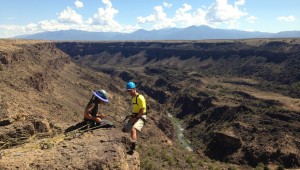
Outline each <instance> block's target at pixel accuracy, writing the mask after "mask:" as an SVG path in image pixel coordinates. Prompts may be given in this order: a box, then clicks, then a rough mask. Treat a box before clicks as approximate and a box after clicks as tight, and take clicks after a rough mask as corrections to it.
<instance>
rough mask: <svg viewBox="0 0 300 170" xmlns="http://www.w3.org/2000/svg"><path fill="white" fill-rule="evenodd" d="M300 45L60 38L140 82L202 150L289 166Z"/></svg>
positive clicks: (297, 111)
mask: <svg viewBox="0 0 300 170" xmlns="http://www.w3.org/2000/svg"><path fill="white" fill-rule="evenodd" d="M299 45H300V40H299V39H249V40H213V41H160V42H155V41H147V42H101V43H97V42H94V43H93V42H64V43H57V47H58V48H60V49H61V50H62V51H64V52H66V53H67V54H69V55H70V56H72V58H73V59H74V60H75V61H76V62H77V63H80V64H83V65H86V66H88V67H91V68H93V69H95V70H97V71H100V72H103V73H106V74H107V75H111V76H114V77H115V76H116V77H120V78H122V79H123V80H126V81H128V80H133V81H136V82H138V83H140V87H139V89H141V90H142V91H144V92H145V93H146V94H147V95H148V96H149V97H151V98H153V99H154V100H156V101H157V103H159V104H161V105H162V107H163V108H164V109H165V111H164V112H165V114H166V113H168V112H169V113H171V114H172V115H173V116H175V117H177V118H178V119H179V120H180V121H181V122H182V123H183V126H184V129H186V130H185V135H186V136H187V137H188V139H189V140H190V141H191V145H192V146H193V147H194V150H195V151H196V152H198V153H202V154H204V155H205V156H208V157H209V158H211V159H214V160H219V161H222V162H230V163H235V164H240V165H251V166H253V167H256V166H258V165H260V164H261V163H263V164H271V165H272V164H275V165H280V166H284V167H288V168H291V167H299V139H300V138H299V137H300V136H299V135H300V133H299V120H300V117H299V116H300V101H299V90H300V88H299V80H300V78H299V73H300V68H299V59H300V58H299V52H300V50H299V49H300V48H299ZM162 129H163V128H162ZM167 132H168V131H167ZM274 132H276V133H274Z"/></svg>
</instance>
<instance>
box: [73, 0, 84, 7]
mask: <svg viewBox="0 0 300 170" xmlns="http://www.w3.org/2000/svg"><path fill="white" fill-rule="evenodd" d="M75 6H76V8H82V7H83V3H82V2H81V1H79V0H76V1H75Z"/></svg>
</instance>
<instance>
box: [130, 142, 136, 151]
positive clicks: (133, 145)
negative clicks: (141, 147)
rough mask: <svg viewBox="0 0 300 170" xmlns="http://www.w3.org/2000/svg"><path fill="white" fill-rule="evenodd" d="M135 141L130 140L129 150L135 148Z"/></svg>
mask: <svg viewBox="0 0 300 170" xmlns="http://www.w3.org/2000/svg"><path fill="white" fill-rule="evenodd" d="M135 147H136V142H131V146H130V150H135Z"/></svg>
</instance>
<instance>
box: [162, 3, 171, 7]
mask: <svg viewBox="0 0 300 170" xmlns="http://www.w3.org/2000/svg"><path fill="white" fill-rule="evenodd" d="M163 5H164V7H166V8H171V7H172V4H171V3H167V2H164V3H163Z"/></svg>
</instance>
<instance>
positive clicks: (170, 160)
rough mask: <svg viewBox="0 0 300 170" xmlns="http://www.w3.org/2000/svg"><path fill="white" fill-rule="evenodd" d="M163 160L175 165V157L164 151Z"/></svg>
mask: <svg viewBox="0 0 300 170" xmlns="http://www.w3.org/2000/svg"><path fill="white" fill-rule="evenodd" d="M161 157H162V160H164V161H166V162H168V164H169V165H173V164H174V160H173V158H172V157H171V156H170V155H169V154H168V153H166V152H163V153H162V154H161Z"/></svg>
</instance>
